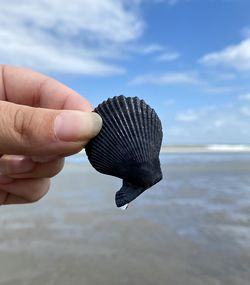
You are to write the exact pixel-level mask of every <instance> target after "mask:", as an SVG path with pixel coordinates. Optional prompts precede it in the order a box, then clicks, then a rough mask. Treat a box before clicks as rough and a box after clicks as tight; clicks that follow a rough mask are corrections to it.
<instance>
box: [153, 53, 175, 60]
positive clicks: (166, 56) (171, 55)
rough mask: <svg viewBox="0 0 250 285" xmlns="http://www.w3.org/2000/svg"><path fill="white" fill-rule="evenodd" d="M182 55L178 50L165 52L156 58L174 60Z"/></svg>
mask: <svg viewBox="0 0 250 285" xmlns="http://www.w3.org/2000/svg"><path fill="white" fill-rule="evenodd" d="M179 57H180V54H179V53H178V52H164V53H162V54H160V55H159V56H157V57H156V58H155V60H156V61H173V60H176V59H178V58H179Z"/></svg>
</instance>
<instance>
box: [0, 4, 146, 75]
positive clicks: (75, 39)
mask: <svg viewBox="0 0 250 285" xmlns="http://www.w3.org/2000/svg"><path fill="white" fill-rule="evenodd" d="M125 2H126V1H124V0H105V1H98V0H75V1H66V0H64V1H59V0H50V1H45V0H25V1H18V0H12V1H0V11H1V17H0V61H1V62H2V63H10V64H16V65H23V66H29V67H32V68H36V69H39V70H44V71H57V72H67V73H80V74H90V75H93V74H97V75H109V74H120V73H123V72H124V70H123V68H121V67H120V66H117V65H116V64H114V63H113V62H114V61H115V60H116V59H117V58H119V57H120V56H121V54H122V51H123V49H124V46H126V45H129V44H130V43H131V42H133V41H136V40H137V39H138V38H139V37H140V35H141V34H142V32H143V26H144V23H143V21H142V19H141V18H140V16H139V14H138V9H137V8H136V6H137V5H138V3H137V2H138V1H136V0H132V1H130V6H129V7H128V5H126V3H125Z"/></svg>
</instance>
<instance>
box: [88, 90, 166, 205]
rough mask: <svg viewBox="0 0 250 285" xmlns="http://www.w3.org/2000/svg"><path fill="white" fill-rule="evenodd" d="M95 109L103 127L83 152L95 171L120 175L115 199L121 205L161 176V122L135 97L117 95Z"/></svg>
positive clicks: (136, 195) (154, 113)
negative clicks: (120, 181) (119, 185)
mask: <svg viewBox="0 0 250 285" xmlns="http://www.w3.org/2000/svg"><path fill="white" fill-rule="evenodd" d="M94 112H96V113H98V114H99V115H100V116H101V117H102V120H103V127H102V129H101V131H100V133H99V134H98V135H97V136H96V137H95V138H94V139H92V140H91V141H90V142H89V143H88V144H87V146H86V153H87V156H88V159H89V161H90V163H91V164H92V166H93V167H94V168H95V169H96V170H97V171H99V172H101V173H104V174H107V175H112V176H116V177H119V178H121V179H123V185H122V187H121V189H120V190H119V191H118V192H117V193H116V196H115V202H116V205H117V207H124V206H126V205H127V204H128V203H130V202H131V201H132V200H134V199H135V198H137V197H138V196H139V195H140V194H141V193H142V192H144V191H145V190H146V189H148V188H149V187H151V186H153V185H154V184H156V183H157V182H158V181H160V180H161V179H162V172H161V168H160V161H159V152H160V148H161V143H162V127H161V122H160V119H159V117H158V116H157V114H156V112H155V111H154V109H152V108H151V107H150V106H149V105H147V104H146V103H145V102H144V101H143V100H140V99H139V98H137V97H125V96H123V95H121V96H116V97H114V98H112V99H108V100H107V101H104V102H103V103H101V104H100V105H98V107H97V108H95V110H94Z"/></svg>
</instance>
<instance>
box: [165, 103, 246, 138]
mask: <svg viewBox="0 0 250 285" xmlns="http://www.w3.org/2000/svg"><path fill="white" fill-rule="evenodd" d="M249 116H250V105H249V106H247V105H246V106H241V107H239V108H238V107H237V105H235V104H226V105H224V106H223V105H222V106H211V107H201V108H197V109H192V110H187V111H185V112H181V113H177V115H176V118H175V121H174V123H172V124H171V127H169V129H168V127H166V129H167V130H166V132H167V134H168V141H169V142H170V143H183V142H185V143H193V144H203V143H250V124H249Z"/></svg>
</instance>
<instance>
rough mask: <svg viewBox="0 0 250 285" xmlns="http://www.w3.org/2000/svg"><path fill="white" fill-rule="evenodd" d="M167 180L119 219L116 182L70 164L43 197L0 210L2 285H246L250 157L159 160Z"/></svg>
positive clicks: (249, 275) (169, 156) (195, 155)
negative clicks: (116, 202)
mask: <svg viewBox="0 0 250 285" xmlns="http://www.w3.org/2000/svg"><path fill="white" fill-rule="evenodd" d="M161 164H162V171H163V176H164V179H163V180H162V181H161V182H160V183H158V184H157V185H155V186H154V187H152V188H151V189H150V190H147V191H146V192H145V193H143V194H142V195H141V196H140V197H139V198H138V199H137V200H135V201H134V202H132V203H131V205H130V206H129V208H128V209H127V210H126V211H121V210H120V209H117V208H116V206H115V203H114V195H115V192H116V191H117V190H118V189H119V188H120V186H121V180H119V179H117V178H114V177H109V176H105V175H102V174H100V173H98V172H96V171H95V170H94V169H93V168H92V167H91V166H90V164H89V163H88V161H87V159H86V157H84V155H82V156H76V157H71V158H68V159H67V162H66V165H65V168H64V169H63V171H62V172H61V173H60V174H59V175H58V176H57V177H55V178H54V179H53V180H52V185H51V190H50V192H49V193H48V195H47V196H46V197H44V198H43V199H42V200H41V201H39V202H38V203H35V204H32V205H15V206H2V207H0V227H1V234H0V285H22V284H23V285H24V284H25V285H31V284H32V285H34V284H35V285H52V284H60V285H69V284H74V285H80V284H84V285H99V284H100V285H106V284H107V285H108V284H109V285H110V284H115V285H120V284H121V285H125V284H137V285H158V284H159V285H165V284H168V285H182V284H185V285H200V284H205V285H247V284H249V280H250V153H249V152H244V153H241V152H237V151H236V152H234V153H231V152H226V151H224V152H219V151H216V152H212V153H211V152H209V153H202V152H180V153H177V152H174V151H173V152H172V153H162V154H161Z"/></svg>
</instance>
